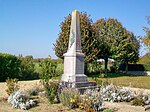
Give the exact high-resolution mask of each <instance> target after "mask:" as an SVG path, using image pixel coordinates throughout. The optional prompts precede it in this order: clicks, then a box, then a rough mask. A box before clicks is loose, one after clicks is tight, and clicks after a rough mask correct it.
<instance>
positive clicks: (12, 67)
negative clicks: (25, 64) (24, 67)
mask: <svg viewBox="0 0 150 112" xmlns="http://www.w3.org/2000/svg"><path fill="white" fill-rule="evenodd" d="M8 77H9V78H17V79H20V77H21V61H20V60H19V59H18V58H17V57H16V56H13V55H11V54H5V53H0V82H1V81H5V80H6V79H7V78H8Z"/></svg>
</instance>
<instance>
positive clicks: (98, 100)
mask: <svg viewBox="0 0 150 112" xmlns="http://www.w3.org/2000/svg"><path fill="white" fill-rule="evenodd" d="M82 106H83V109H84V110H85V111H86V112H91V111H92V112H94V111H96V112H97V111H98V112H99V111H101V110H102V109H103V99H102V96H101V93H100V92H98V88H97V89H93V90H91V89H87V90H86V92H85V93H84V97H83V99H82Z"/></svg>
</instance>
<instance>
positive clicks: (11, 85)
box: [6, 78, 19, 95]
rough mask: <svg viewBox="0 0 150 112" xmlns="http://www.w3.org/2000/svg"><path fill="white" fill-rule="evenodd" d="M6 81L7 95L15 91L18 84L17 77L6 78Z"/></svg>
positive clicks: (17, 88)
mask: <svg viewBox="0 0 150 112" xmlns="http://www.w3.org/2000/svg"><path fill="white" fill-rule="evenodd" d="M6 83H7V89H6V92H7V94H8V95H10V94H12V93H14V92H16V91H17V90H19V86H18V79H9V78H8V79H7V80H6Z"/></svg>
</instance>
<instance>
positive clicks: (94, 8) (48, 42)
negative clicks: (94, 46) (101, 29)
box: [0, 0, 150, 58]
mask: <svg viewBox="0 0 150 112" xmlns="http://www.w3.org/2000/svg"><path fill="white" fill-rule="evenodd" d="M75 9H77V10H79V11H85V12H87V13H88V14H90V15H91V18H92V20H93V22H95V21H96V20H98V19H100V18H109V17H112V18H116V19H118V21H120V22H121V23H122V25H123V26H124V27H126V28H127V30H129V31H132V32H133V33H134V34H135V35H136V36H139V35H142V36H143V35H144V34H145V33H144V31H143V26H147V22H146V19H145V16H148V15H149V16H150V1H148V0H0V52H3V53H10V54H14V55H19V54H22V55H23V56H26V55H33V56H34V58H42V57H43V58H45V57H48V55H51V56H52V57H53V58H56V56H55V53H54V51H53V49H52V48H53V43H55V41H56V39H57V38H58V34H59V32H60V27H59V25H60V23H61V22H62V21H63V20H64V17H65V16H67V15H68V14H69V13H71V12H72V11H73V10H75ZM145 52H146V51H145V50H144V49H142V50H140V55H143V54H144V53H145Z"/></svg>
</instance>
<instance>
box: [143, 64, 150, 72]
mask: <svg viewBox="0 0 150 112" xmlns="http://www.w3.org/2000/svg"><path fill="white" fill-rule="evenodd" d="M143 66H144V70H145V71H150V63H149V64H144V65H143Z"/></svg>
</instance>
